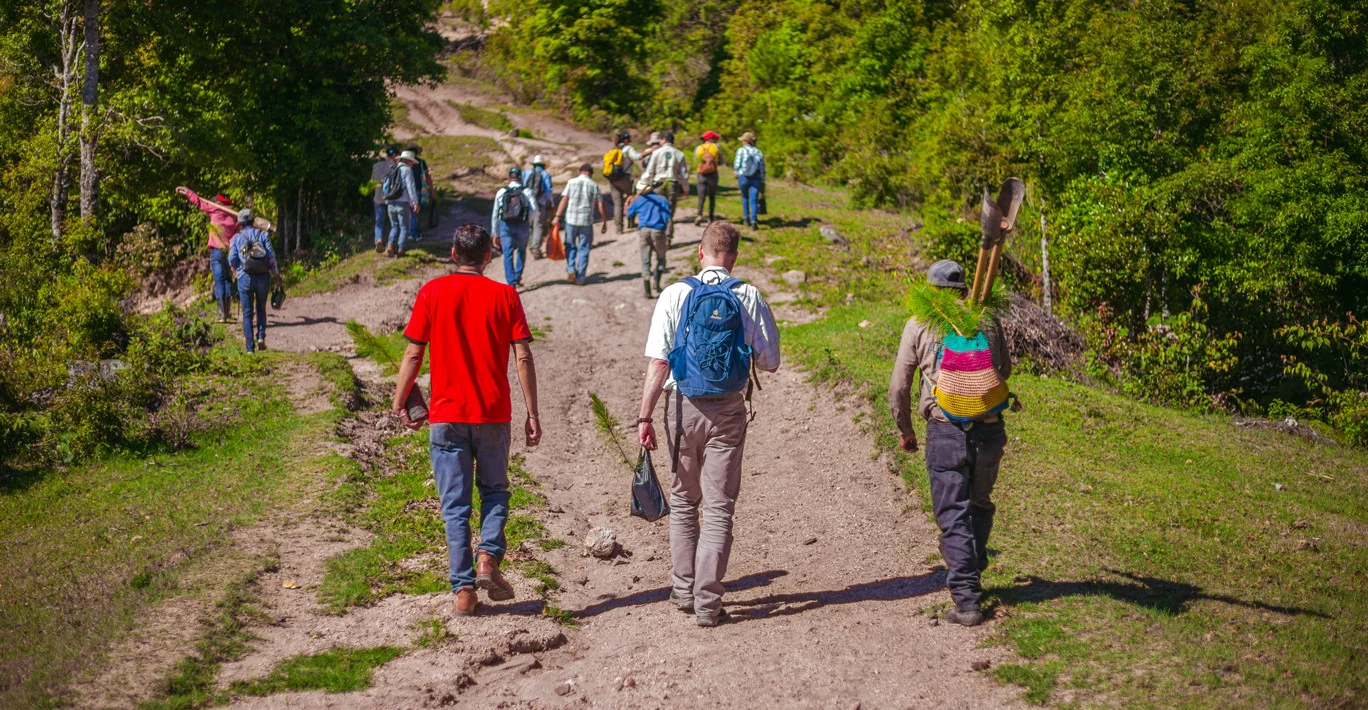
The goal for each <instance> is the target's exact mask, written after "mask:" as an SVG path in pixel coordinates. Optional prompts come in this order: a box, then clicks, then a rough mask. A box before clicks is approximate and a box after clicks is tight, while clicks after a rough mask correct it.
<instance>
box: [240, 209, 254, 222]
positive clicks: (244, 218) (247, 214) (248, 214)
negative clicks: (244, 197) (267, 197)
mask: <svg viewBox="0 0 1368 710" xmlns="http://www.w3.org/2000/svg"><path fill="white" fill-rule="evenodd" d="M254 219H256V215H255V214H253V213H252V210H251V209H250V208H249V209H244V210H242V211H241V212H238V224H251V223H252V220H254Z"/></svg>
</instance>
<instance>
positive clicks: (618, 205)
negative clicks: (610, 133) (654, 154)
mask: <svg viewBox="0 0 1368 710" xmlns="http://www.w3.org/2000/svg"><path fill="white" fill-rule="evenodd" d="M613 141H614V145H613V148H612V150H609V151H608V152H607V153H604V154H603V177H605V178H608V186H609V187H610V188H612V191H613V219H614V220H615V221H616V222H617V233H618V234H622V230H623V226H622V225H623V220H625V219H626V218H627V202H628V201H629V200H630V199H631V197H632V195H634V194H636V187H634V186H633V180H632V166H633V165H635V164H636V163H639V162H641V161H642V160H643V159H644V158H645V157H646V156H648V155H650V154H651V150H646V151H640V150H637V149H636V148H633V147H632V134H630V133H628V132H627V131H620V132H619V133H618V134H617V135H616V136H614V137H613ZM627 224H628V225H629V226H630V224H631V222H630V221H629V222H627Z"/></svg>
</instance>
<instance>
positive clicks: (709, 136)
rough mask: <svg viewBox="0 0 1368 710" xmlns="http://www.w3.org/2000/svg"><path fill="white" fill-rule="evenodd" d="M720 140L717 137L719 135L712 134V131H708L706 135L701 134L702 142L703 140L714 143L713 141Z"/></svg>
mask: <svg viewBox="0 0 1368 710" xmlns="http://www.w3.org/2000/svg"><path fill="white" fill-rule="evenodd" d="M720 138H722V136H719V135H717V134H716V133H714V132H712V131H708V132H707V133H704V134H703V140H705V141H715V140H718V139H720Z"/></svg>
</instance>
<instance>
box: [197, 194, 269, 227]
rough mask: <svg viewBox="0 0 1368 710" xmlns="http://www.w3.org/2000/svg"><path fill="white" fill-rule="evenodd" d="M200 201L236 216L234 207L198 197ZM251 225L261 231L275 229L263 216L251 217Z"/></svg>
mask: <svg viewBox="0 0 1368 710" xmlns="http://www.w3.org/2000/svg"><path fill="white" fill-rule="evenodd" d="M200 202H206V203H208V204H210V205H212V206H214V207H217V208H219V209H221V210H223V211H224V212H227V213H228V214H230V215H233V216H234V217H236V216H237V213H238V211H237V210H235V209H233V208H232V207H227V206H225V205H220V204H219V203H217V202H214V201H213V200H206V199H204V198H203V197H201V198H200ZM252 226H253V227H256V228H257V229H260V230H261V231H263V232H274V231H275V225H274V224H271V221H270V220H268V219H266V218H265V217H253V218H252Z"/></svg>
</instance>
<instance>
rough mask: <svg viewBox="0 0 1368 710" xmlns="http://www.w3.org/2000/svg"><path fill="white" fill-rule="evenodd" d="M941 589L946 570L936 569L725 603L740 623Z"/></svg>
mask: <svg viewBox="0 0 1368 710" xmlns="http://www.w3.org/2000/svg"><path fill="white" fill-rule="evenodd" d="M944 588H945V571H944V570H939V571H936V572H932V573H931V574H924V575H922V576H920V577H891V578H889V579H880V580H878V581H874V582H865V583H864V584H853V585H851V586H849V587H846V588H845V589H833V590H829V591H823V592H792V593H789V594H774V595H771V596H768V597H761V598H759V599H746V600H741V601H732V600H727V601H726V603H725V605H726V607H727V610H728V611H729V612H730V613H731V616H732V618H733V619H734V620H736V621H738V622H739V621H751V620H755V619H768V618H770V617H775V616H789V615H791V614H801V613H803V612H805V611H811V610H813V609H817V608H820V607H824V606H829V605H832V604H857V603H859V602H891V601H899V600H902V599H911V598H913V597H920V596H925V595H927V594H930V593H932V592H935V591H937V590H940V589H944Z"/></svg>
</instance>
